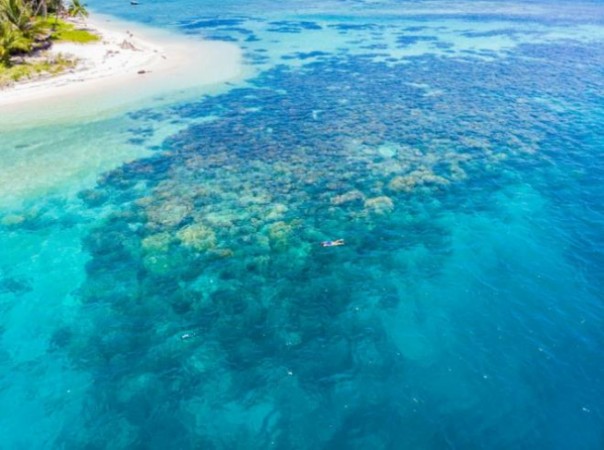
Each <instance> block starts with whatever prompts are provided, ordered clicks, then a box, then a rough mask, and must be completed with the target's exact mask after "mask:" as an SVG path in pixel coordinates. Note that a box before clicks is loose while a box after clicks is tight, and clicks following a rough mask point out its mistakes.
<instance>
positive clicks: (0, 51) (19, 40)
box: [0, 21, 31, 67]
mask: <svg viewBox="0 0 604 450" xmlns="http://www.w3.org/2000/svg"><path fill="white" fill-rule="evenodd" d="M30 49H31V41H30V40H29V39H27V38H25V37H24V36H23V34H22V33H21V32H19V31H18V30H15V29H14V28H13V27H11V25H10V24H9V23H7V22H4V21H3V22H0V64H2V65H4V66H6V67H9V66H10V64H11V55H12V54H13V53H15V52H18V51H29V50H30Z"/></svg>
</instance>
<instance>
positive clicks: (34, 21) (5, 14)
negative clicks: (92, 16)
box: [0, 0, 88, 66]
mask: <svg viewBox="0 0 604 450" xmlns="http://www.w3.org/2000/svg"><path fill="white" fill-rule="evenodd" d="M49 12H50V13H53V14H54V15H55V25H56V24H58V21H59V17H60V16H61V15H64V14H67V15H69V16H71V17H86V16H88V11H87V10H86V7H85V6H84V5H83V4H82V2H81V0H71V3H70V4H69V6H68V7H66V5H65V4H64V3H63V0H0V65H4V66H8V65H10V61H11V56H12V55H14V54H16V53H19V52H30V51H32V50H33V49H35V48H37V47H38V46H39V41H41V40H44V39H48V37H49V35H50V33H49V31H48V25H49V23H48V21H47V20H42V18H46V17H47V15H48V13H49Z"/></svg>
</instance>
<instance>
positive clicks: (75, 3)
mask: <svg viewBox="0 0 604 450" xmlns="http://www.w3.org/2000/svg"><path fill="white" fill-rule="evenodd" d="M67 13H68V14H69V15H70V16H71V17H88V10H87V9H86V7H85V6H84V5H83V4H82V3H81V2H80V0H71V5H69V8H68V9H67Z"/></svg>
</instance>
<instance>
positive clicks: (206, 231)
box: [176, 223, 216, 251]
mask: <svg viewBox="0 0 604 450" xmlns="http://www.w3.org/2000/svg"><path fill="white" fill-rule="evenodd" d="M176 236H177V237H178V239H180V241H181V242H182V244H183V245H184V246H185V247H191V248H194V249H195V250H197V251H205V250H210V249H212V248H214V247H215V246H216V234H215V233H214V231H212V229H211V228H208V227H206V226H205V225H203V224H201V223H195V224H193V225H188V226H186V227H184V228H181V229H180V230H179V231H178V233H177V234H176Z"/></svg>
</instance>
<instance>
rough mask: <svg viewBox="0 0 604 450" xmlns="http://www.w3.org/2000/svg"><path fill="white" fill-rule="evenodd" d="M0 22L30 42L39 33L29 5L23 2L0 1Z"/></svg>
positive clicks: (16, 0) (13, 0)
mask: <svg viewBox="0 0 604 450" xmlns="http://www.w3.org/2000/svg"><path fill="white" fill-rule="evenodd" d="M0 22H2V23H4V24H5V25H8V26H9V27H11V28H13V29H15V30H16V31H19V32H20V33H21V34H22V35H23V37H24V38H25V39H29V40H31V41H33V40H35V39H36V37H37V36H38V35H39V33H40V26H39V24H38V22H37V21H36V20H35V16H34V13H33V11H32V8H31V5H30V4H29V3H25V2H24V1H23V0H0Z"/></svg>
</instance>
